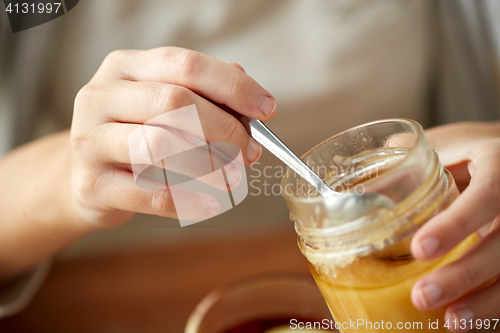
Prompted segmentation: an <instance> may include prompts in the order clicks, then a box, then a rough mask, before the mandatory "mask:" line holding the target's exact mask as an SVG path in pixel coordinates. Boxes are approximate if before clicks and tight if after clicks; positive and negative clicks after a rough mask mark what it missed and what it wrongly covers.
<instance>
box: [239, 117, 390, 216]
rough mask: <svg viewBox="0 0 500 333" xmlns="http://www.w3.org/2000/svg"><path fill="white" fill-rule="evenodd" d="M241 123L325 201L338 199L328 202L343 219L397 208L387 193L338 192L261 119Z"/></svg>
mask: <svg viewBox="0 0 500 333" xmlns="http://www.w3.org/2000/svg"><path fill="white" fill-rule="evenodd" d="M240 121H241V122H242V123H243V125H245V127H246V128H247V131H249V134H250V135H251V136H252V137H253V138H254V139H255V140H256V141H257V142H258V143H260V144H261V145H262V146H263V147H265V148H266V149H267V150H269V151H270V152H271V153H272V154H274V155H275V156H276V157H277V158H279V159H280V160H281V161H283V163H285V164H286V165H288V166H289V167H290V168H291V169H292V170H293V171H295V172H296V173H297V174H298V175H299V176H301V177H302V178H304V179H305V180H306V181H307V182H308V183H309V184H311V186H312V187H314V188H315V189H316V190H317V191H318V192H319V193H320V194H321V195H322V196H323V197H324V198H330V197H333V196H336V197H337V198H338V199H337V200H328V205H329V208H330V209H332V210H337V211H338V213H339V214H338V217H339V218H340V219H342V220H354V219H356V218H358V217H361V216H363V215H367V214H369V213H371V212H374V211H375V210H377V209H380V208H387V209H388V210H391V209H392V208H394V206H395V204H394V202H393V201H392V200H391V199H389V198H388V197H386V196H385V195H383V194H379V193H363V194H354V193H340V192H336V191H334V190H333V189H332V188H331V187H330V186H328V184H326V183H325V181H324V180H323V179H321V178H320V177H319V176H318V175H317V174H316V173H315V172H314V171H313V170H311V168H309V166H308V165H307V164H305V163H304V162H303V161H302V160H301V159H300V158H299V157H298V156H297V155H295V154H294V153H293V152H292V151H291V150H290V149H289V148H288V147H287V146H286V145H285V144H284V143H283V142H282V141H281V140H280V139H278V137H277V136H276V135H275V134H274V133H273V132H272V131H271V130H270V129H269V128H268V127H267V126H266V125H264V124H263V123H262V122H261V121H260V120H257V119H252V118H248V117H243V118H240Z"/></svg>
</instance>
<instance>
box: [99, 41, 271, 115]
mask: <svg viewBox="0 0 500 333" xmlns="http://www.w3.org/2000/svg"><path fill="white" fill-rule="evenodd" d="M106 79H115V80H129V81H155V82H163V83H170V84H174V85H179V86H183V87H186V88H188V89H190V90H192V91H194V92H196V93H197V94H200V95H202V96H204V97H207V98H208V99H211V100H213V101H215V102H217V103H221V104H225V105H227V106H228V107H230V108H231V109H233V110H235V111H237V112H239V113H241V114H244V115H246V116H249V117H253V118H257V119H261V120H266V119H270V118H271V117H272V116H273V114H274V113H275V111H276V101H275V99H274V97H272V95H271V94H270V93H268V92H267V91H266V90H265V89H264V88H262V87H261V86H260V85H259V84H258V83H257V82H255V80H253V79H252V78H251V77H250V76H248V75H247V74H246V73H245V72H244V71H241V70H240V69H238V68H236V67H234V66H232V65H230V64H226V63H224V62H222V61H219V60H216V59H214V58H211V57H209V56H207V55H204V54H202V53H199V52H195V51H191V50H186V49H181V48H175V47H165V48H159V49H154V50H150V51H143V52H139V51H129V50H127V51H115V52H113V53H111V54H110V55H109V56H108V57H107V58H106V60H105V61H104V63H103V65H102V66H101V68H100V69H99V71H98V73H97V74H96V80H98V81H100V80H106Z"/></svg>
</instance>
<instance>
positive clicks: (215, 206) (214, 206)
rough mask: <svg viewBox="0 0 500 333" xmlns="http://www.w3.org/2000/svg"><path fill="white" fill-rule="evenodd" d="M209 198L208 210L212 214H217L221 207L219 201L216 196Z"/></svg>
mask: <svg viewBox="0 0 500 333" xmlns="http://www.w3.org/2000/svg"><path fill="white" fill-rule="evenodd" d="M208 200H209V201H208V212H209V213H210V215H215V214H217V213H218V212H219V209H220V205H219V202H218V201H217V199H215V198H210V199H208Z"/></svg>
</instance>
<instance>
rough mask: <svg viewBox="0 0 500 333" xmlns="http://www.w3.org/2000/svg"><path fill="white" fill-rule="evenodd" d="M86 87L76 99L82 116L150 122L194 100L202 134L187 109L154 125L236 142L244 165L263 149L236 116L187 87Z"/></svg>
mask: <svg viewBox="0 0 500 333" xmlns="http://www.w3.org/2000/svg"><path fill="white" fill-rule="evenodd" d="M86 89H87V91H86V92H84V93H82V94H81V95H80V99H79V100H78V103H79V105H80V104H86V107H85V113H86V114H85V116H86V117H88V115H89V114H92V115H93V117H92V118H93V121H95V122H96V123H102V122H106V121H116V122H120V123H124V122H125V123H147V124H150V125H151V124H152V123H154V121H155V118H156V119H158V117H159V116H161V115H165V114H166V113H168V111H173V110H176V109H179V108H181V107H185V106H188V105H192V104H195V106H196V108H197V110H198V117H199V121H200V123H201V126H202V129H203V132H202V134H203V135H200V131H197V127H196V126H194V124H193V122H194V121H193V120H191V119H188V118H189V117H188V115H189V114H188V113H185V114H186V116H185V117H182V116H173V117H161V121H160V120H159V121H157V123H155V125H160V126H168V127H169V128H172V129H177V130H179V131H183V132H186V133H190V134H192V135H194V136H196V137H198V139H200V140H206V141H207V142H232V143H235V144H237V145H238V146H239V147H240V149H241V151H242V154H243V157H244V159H245V160H244V163H245V164H247V165H250V164H252V163H255V162H256V161H257V160H258V159H259V157H260V155H261V153H262V148H261V147H260V145H259V144H258V143H257V142H256V141H255V140H254V139H252V138H251V137H250V136H249V135H248V133H247V132H246V130H245V128H244V126H243V125H242V124H241V123H240V122H239V121H238V120H237V119H236V118H235V117H233V116H231V115H230V114H228V113H227V112H225V111H224V110H222V109H220V108H219V107H217V106H215V105H214V104H212V103H210V102H209V101H207V100H206V99H204V98H202V97H200V96H198V95H196V94H195V93H193V92H192V91H190V90H188V89H186V88H183V87H179V86H175V85H170V84H163V83H156V82H128V81H119V82H114V83H111V84H109V85H107V86H106V87H105V88H99V89H97V88H93V87H92V86H90V87H87V88H86ZM89 90H90V91H89ZM86 96H87V97H86ZM96 96H99V97H96ZM108 96H113V98H110V97H108ZM86 98H91V99H92V101H93V102H92V103H91V102H86V101H85V99H86ZM96 100H97V102H96ZM103 110H105V112H103ZM75 117H77V115H75ZM99 118H100V119H99ZM196 121H197V119H196ZM85 132H86V131H85ZM101 132H102V131H101ZM202 136H204V137H202ZM108 137H109V135H108ZM122 137H123V136H122ZM113 141H117V140H113ZM166 142H168V141H163V143H162V144H163V145H165V144H166Z"/></svg>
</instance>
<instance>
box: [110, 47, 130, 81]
mask: <svg viewBox="0 0 500 333" xmlns="http://www.w3.org/2000/svg"><path fill="white" fill-rule="evenodd" d="M131 53H132V51H131V50H115V51H113V52H111V53H109V54H108V55H107V56H106V58H104V61H103V67H105V68H113V69H115V70H118V71H119V73H121V76H122V78H123V79H126V80H133V78H132V77H130V75H131V74H130V58H131Z"/></svg>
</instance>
